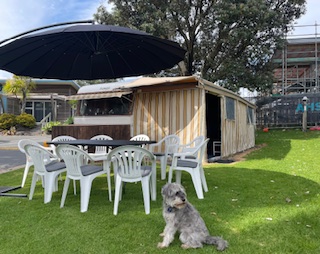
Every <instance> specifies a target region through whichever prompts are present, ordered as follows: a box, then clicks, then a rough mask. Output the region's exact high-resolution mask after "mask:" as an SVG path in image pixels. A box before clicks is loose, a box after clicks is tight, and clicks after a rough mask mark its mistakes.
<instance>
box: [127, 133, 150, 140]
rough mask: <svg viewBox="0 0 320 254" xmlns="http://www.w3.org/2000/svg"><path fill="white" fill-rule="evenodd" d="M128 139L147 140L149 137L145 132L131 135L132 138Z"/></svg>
mask: <svg viewBox="0 0 320 254" xmlns="http://www.w3.org/2000/svg"><path fill="white" fill-rule="evenodd" d="M130 140H137V141H149V140H150V138H149V137H148V136H147V135H145V134H139V135H136V136H133V137H132V138H130Z"/></svg>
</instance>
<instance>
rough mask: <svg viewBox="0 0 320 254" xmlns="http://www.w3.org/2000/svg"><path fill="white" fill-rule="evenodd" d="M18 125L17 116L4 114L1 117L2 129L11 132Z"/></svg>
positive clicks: (0, 124)
mask: <svg viewBox="0 0 320 254" xmlns="http://www.w3.org/2000/svg"><path fill="white" fill-rule="evenodd" d="M15 125H16V116H15V115H13V114H8V113H3V114H1V115H0V129H2V130H9V129H10V128H11V127H14V126H15Z"/></svg>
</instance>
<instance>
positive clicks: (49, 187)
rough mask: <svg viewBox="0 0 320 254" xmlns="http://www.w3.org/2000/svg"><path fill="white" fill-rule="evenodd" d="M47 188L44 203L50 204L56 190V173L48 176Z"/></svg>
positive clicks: (46, 176) (46, 180)
mask: <svg viewBox="0 0 320 254" xmlns="http://www.w3.org/2000/svg"><path fill="white" fill-rule="evenodd" d="M44 179H45V183H46V185H45V188H44V203H45V204H46V203H49V202H50V201H51V198H52V193H53V191H54V190H55V189H56V186H55V185H56V175H55V174H54V173H51V174H46V175H45V177H44Z"/></svg>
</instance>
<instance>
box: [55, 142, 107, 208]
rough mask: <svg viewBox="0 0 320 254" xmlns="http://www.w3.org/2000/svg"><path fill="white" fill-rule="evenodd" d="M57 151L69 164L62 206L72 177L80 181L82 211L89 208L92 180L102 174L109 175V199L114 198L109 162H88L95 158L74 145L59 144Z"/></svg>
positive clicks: (67, 164)
mask: <svg viewBox="0 0 320 254" xmlns="http://www.w3.org/2000/svg"><path fill="white" fill-rule="evenodd" d="M56 152H57V155H58V156H59V157H60V158H61V159H63V160H64V162H65V163H66V166H67V176H66V180H65V182H64V186H63V193H62V198H61V204H60V207H61V208H62V207H63V206H64V203H65V200H66V196H67V192H68V188H69V183H70V179H73V180H74V181H75V180H79V181H80V200H81V201H80V211H81V212H86V211H87V210H88V205H89V199H90V192H91V186H92V181H93V180H94V179H95V178H96V177H98V176H100V175H102V174H106V175H107V181H108V191H109V200H110V201H111V200H112V197H111V180H110V168H109V167H108V164H104V166H97V165H90V164H87V163H86V162H87V161H93V160H94V159H93V158H92V157H91V156H89V154H88V153H87V152H85V151H83V150H82V149H80V148H78V147H75V146H72V145H59V146H58V147H57V149H56Z"/></svg>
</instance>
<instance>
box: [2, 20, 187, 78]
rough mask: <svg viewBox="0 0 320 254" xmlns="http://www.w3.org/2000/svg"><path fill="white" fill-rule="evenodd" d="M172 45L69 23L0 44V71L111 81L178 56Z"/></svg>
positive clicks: (140, 35)
mask: <svg viewBox="0 0 320 254" xmlns="http://www.w3.org/2000/svg"><path fill="white" fill-rule="evenodd" d="M185 52H186V51H185V50H184V49H182V48H181V47H180V46H179V44H178V43H176V42H173V41H169V40H165V39H161V38H157V37H154V36H152V35H150V34H147V33H144V32H142V31H138V30H133V29H130V28H126V27H119V26H110V25H93V24H92V25H74V26H69V27H64V28H57V29H51V30H47V31H44V32H38V33H34V34H30V35H27V36H23V37H21V38H19V39H16V40H14V41H12V42H10V43H8V44H6V45H4V46H2V47H0V69H2V70H6V71H9V72H12V73H14V74H16V75H19V76H29V77H33V78H52V79H65V80H72V79H84V80H93V79H111V78H119V77H128V76H137V75H143V74H150V73H156V72H159V71H161V70H164V69H168V68H171V67H173V66H174V65H175V64H176V63H178V62H180V61H181V60H183V59H184V55H185Z"/></svg>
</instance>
